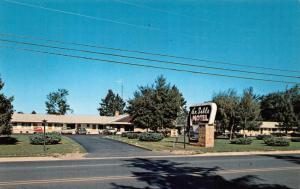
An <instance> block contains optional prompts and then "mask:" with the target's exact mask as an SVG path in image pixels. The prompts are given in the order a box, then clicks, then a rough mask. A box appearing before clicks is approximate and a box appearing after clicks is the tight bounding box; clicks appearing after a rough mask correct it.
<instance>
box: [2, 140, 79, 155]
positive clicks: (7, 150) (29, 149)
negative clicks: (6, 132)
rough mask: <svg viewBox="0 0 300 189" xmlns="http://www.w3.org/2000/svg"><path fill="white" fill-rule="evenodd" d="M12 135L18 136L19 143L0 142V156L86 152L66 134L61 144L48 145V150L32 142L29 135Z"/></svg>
mask: <svg viewBox="0 0 300 189" xmlns="http://www.w3.org/2000/svg"><path fill="white" fill-rule="evenodd" d="M11 137H14V138H16V139H17V143H16V144H0V157H28V156H30V157H32V156H51V155H57V154H67V153H84V152H85V149H84V148H83V147H82V146H81V145H79V144H78V143H77V142H75V141H73V140H72V139H70V138H68V137H65V136H62V140H61V142H60V144H56V145H46V148H47V150H46V152H44V148H43V145H32V144H30V142H29V135H12V136H11Z"/></svg>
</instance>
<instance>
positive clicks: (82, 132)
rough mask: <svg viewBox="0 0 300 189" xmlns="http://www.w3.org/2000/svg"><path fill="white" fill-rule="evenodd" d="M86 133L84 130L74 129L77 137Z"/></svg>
mask: <svg viewBox="0 0 300 189" xmlns="http://www.w3.org/2000/svg"><path fill="white" fill-rule="evenodd" d="M86 133H87V131H86V129H85V128H78V129H76V134H77V135H86Z"/></svg>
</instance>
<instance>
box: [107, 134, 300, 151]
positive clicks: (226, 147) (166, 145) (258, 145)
mask: <svg viewBox="0 0 300 189" xmlns="http://www.w3.org/2000/svg"><path fill="white" fill-rule="evenodd" d="M107 137H108V138H111V139H114V140H118V141H121V142H125V143H129V144H133V145H136V146H140V147H143V148H146V149H150V150H153V151H173V150H184V148H183V137H180V138H179V142H178V143H176V144H175V145H174V140H175V139H174V138H165V139H163V140H162V141H160V142H142V141H139V140H138V139H128V138H126V137H121V136H118V135H114V136H107ZM186 150H187V151H194V152H196V153H202V152H245V151H274V150H300V142H290V146H283V147H272V146H267V145H265V144H264V142H263V140H256V139H254V140H253V142H252V144H250V145H238V144H230V143H229V140H227V139H216V140H215V147H214V148H203V147H199V146H194V145H190V144H186Z"/></svg>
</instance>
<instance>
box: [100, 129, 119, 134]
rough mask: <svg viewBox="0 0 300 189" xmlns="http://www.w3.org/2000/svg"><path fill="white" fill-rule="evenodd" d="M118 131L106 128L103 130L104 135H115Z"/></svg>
mask: <svg viewBox="0 0 300 189" xmlns="http://www.w3.org/2000/svg"><path fill="white" fill-rule="evenodd" d="M116 133H117V130H115V129H104V130H103V131H102V134H103V135H115V134H116Z"/></svg>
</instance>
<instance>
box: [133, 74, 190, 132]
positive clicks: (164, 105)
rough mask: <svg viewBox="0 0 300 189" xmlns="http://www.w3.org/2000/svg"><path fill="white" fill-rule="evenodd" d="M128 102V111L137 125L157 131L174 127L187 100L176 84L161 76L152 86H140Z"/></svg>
mask: <svg viewBox="0 0 300 189" xmlns="http://www.w3.org/2000/svg"><path fill="white" fill-rule="evenodd" d="M128 103H129V106H128V113H129V114H130V115H131V116H132V121H133V123H134V124H135V125H136V126H138V127H141V128H147V129H151V130H153V131H157V130H158V129H165V128H174V127H175V121H176V119H177V117H178V114H179V112H180V111H181V109H183V108H184V106H185V103H186V102H185V100H184V98H183V96H182V94H181V93H180V92H179V90H178V88H177V87H176V86H175V85H173V86H171V85H170V83H167V82H166V79H165V78H164V77H163V76H159V77H158V78H157V79H156V81H155V84H153V85H152V86H150V87H149V86H145V87H139V90H138V91H136V92H135V93H134V98H133V99H131V100H129V101H128Z"/></svg>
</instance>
